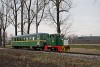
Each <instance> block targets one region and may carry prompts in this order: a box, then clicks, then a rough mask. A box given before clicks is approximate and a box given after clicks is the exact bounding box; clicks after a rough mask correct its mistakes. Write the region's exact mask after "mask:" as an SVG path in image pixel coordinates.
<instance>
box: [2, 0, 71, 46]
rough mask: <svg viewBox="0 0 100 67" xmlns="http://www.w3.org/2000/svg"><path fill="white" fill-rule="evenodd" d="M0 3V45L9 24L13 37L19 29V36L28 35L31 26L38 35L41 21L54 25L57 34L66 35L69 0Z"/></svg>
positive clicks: (10, 0)
mask: <svg viewBox="0 0 100 67" xmlns="http://www.w3.org/2000/svg"><path fill="white" fill-rule="evenodd" d="M0 3H1V5H0V43H2V42H1V41H3V44H5V31H6V29H7V27H8V26H9V25H10V24H12V25H13V26H14V28H15V36H17V33H18V29H19V28H20V32H21V35H23V34H29V33H30V27H31V25H33V24H35V27H36V33H38V27H39V25H40V23H41V22H43V21H47V22H48V23H52V24H53V25H55V27H56V30H57V33H59V34H60V33H64V32H65V33H66V32H67V30H68V29H69V28H70V25H71V24H68V22H67V20H69V17H70V15H69V14H68V12H69V10H70V9H71V6H72V1H71V0H1V2H0ZM66 25H67V26H66ZM1 31H3V40H2V36H1V33H2V32H1ZM63 31H64V32H63ZM3 47H4V46H3Z"/></svg>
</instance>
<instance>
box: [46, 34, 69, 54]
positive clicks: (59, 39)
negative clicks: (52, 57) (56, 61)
mask: <svg viewBox="0 0 100 67" xmlns="http://www.w3.org/2000/svg"><path fill="white" fill-rule="evenodd" d="M69 49H70V47H69V46H68V40H67V39H64V37H63V36H60V34H50V35H49V40H48V41H47V45H46V46H45V50H53V51H54V50H55V51H59V52H65V51H68V50H69Z"/></svg>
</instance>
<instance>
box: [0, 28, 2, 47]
mask: <svg viewBox="0 0 100 67" xmlns="http://www.w3.org/2000/svg"><path fill="white" fill-rule="evenodd" d="M1 46H2V34H1V28H0V47H1Z"/></svg>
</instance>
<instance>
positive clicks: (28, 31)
mask: <svg viewBox="0 0 100 67" xmlns="http://www.w3.org/2000/svg"><path fill="white" fill-rule="evenodd" d="M30 24H31V23H30V9H29V10H28V30H27V34H29V33H30Z"/></svg>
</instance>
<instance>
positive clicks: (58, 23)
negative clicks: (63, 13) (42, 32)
mask: <svg viewBox="0 0 100 67" xmlns="http://www.w3.org/2000/svg"><path fill="white" fill-rule="evenodd" d="M59 4H60V3H59V0H56V7H57V33H59V34H60V33H61V30H60V22H59Z"/></svg>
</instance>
